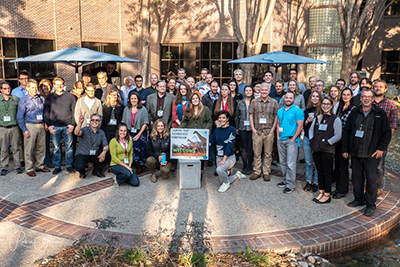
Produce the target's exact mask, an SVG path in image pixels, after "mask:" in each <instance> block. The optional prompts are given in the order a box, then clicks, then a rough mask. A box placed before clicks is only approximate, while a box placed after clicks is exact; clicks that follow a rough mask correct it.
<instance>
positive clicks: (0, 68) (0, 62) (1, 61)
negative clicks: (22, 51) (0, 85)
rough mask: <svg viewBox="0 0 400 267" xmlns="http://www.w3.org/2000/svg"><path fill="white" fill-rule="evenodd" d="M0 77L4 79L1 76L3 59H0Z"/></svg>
mask: <svg viewBox="0 0 400 267" xmlns="http://www.w3.org/2000/svg"><path fill="white" fill-rule="evenodd" d="M0 79H4V77H3V60H2V59H0Z"/></svg>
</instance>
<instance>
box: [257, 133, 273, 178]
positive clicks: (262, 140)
mask: <svg viewBox="0 0 400 267" xmlns="http://www.w3.org/2000/svg"><path fill="white" fill-rule="evenodd" d="M274 136H275V135H274V133H273V132H269V133H268V134H267V133H265V132H261V133H260V132H258V133H253V135H252V139H253V151H254V168H253V171H254V173H255V174H256V175H260V174H261V152H262V148H263V147H264V164H263V165H262V172H263V174H264V175H265V174H268V175H269V173H270V172H271V162H272V157H271V152H272V146H273V144H274Z"/></svg>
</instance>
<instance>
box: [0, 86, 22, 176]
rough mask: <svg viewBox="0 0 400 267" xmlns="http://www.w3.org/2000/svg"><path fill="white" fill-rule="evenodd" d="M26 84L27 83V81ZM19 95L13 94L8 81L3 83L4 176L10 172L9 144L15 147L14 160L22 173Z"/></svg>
mask: <svg viewBox="0 0 400 267" xmlns="http://www.w3.org/2000/svg"><path fill="white" fill-rule="evenodd" d="M25 86H26V83H25ZM18 101H19V99H18V97H16V96H15V95H11V86H10V84H9V83H8V82H5V81H4V82H2V83H1V96H0V103H1V104H0V145H1V154H0V161H1V162H0V167H1V175H2V176H4V175H6V174H7V172H8V162H9V152H8V151H9V145H10V143H11V147H12V148H13V150H12V154H13V160H14V168H15V172H16V173H18V174H20V173H22V170H21V163H20V150H19V149H20V148H19V142H20V138H21V136H20V130H19V129H18V124H17V110H18Z"/></svg>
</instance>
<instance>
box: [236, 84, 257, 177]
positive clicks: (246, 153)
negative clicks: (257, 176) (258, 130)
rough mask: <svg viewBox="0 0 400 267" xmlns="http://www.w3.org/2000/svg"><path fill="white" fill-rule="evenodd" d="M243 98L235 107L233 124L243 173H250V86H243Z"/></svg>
mask: <svg viewBox="0 0 400 267" xmlns="http://www.w3.org/2000/svg"><path fill="white" fill-rule="evenodd" d="M244 95H245V96H246V98H245V99H243V100H241V101H240V102H239V103H238V105H237V108H236V118H235V124H236V125H237V126H238V128H237V129H236V133H237V134H239V138H240V142H241V145H242V147H241V150H242V153H241V155H242V161H243V169H242V173H243V174H248V175H251V173H252V168H253V141H252V131H251V127H250V115H249V106H250V103H251V100H253V99H254V91H253V88H252V87H251V86H246V87H245V88H244Z"/></svg>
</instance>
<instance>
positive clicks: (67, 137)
mask: <svg viewBox="0 0 400 267" xmlns="http://www.w3.org/2000/svg"><path fill="white" fill-rule="evenodd" d="M54 131H56V133H55V134H52V135H51V141H52V142H53V159H54V165H55V167H56V168H61V138H63V139H64V143H65V165H66V166H67V168H68V167H72V162H73V161H74V150H73V148H72V143H73V133H69V134H67V131H68V126H56V127H54Z"/></svg>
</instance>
